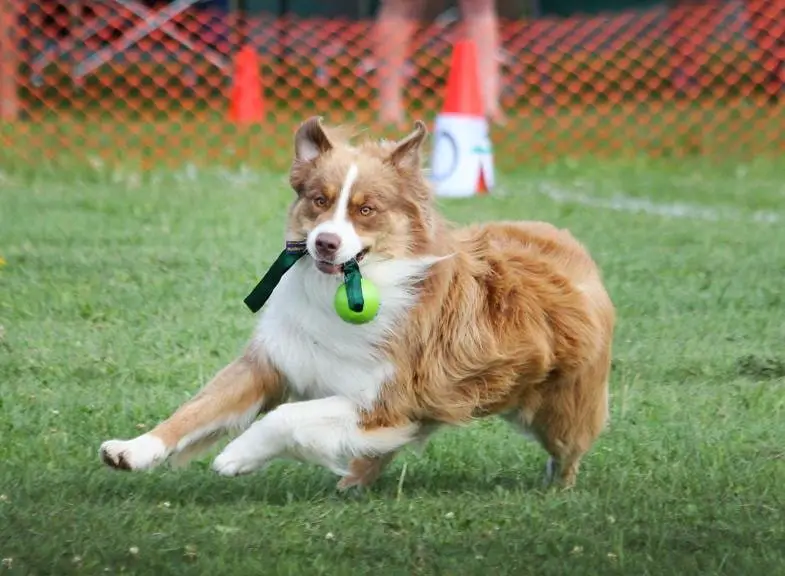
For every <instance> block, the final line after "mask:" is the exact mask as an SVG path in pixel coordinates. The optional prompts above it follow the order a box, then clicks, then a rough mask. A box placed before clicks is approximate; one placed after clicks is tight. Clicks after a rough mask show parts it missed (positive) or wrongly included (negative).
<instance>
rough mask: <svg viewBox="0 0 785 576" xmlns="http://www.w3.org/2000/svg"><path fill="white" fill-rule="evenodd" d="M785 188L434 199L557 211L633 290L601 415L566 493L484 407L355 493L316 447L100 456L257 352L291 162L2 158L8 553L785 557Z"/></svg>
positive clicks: (580, 171) (298, 570) (126, 566)
mask: <svg viewBox="0 0 785 576" xmlns="http://www.w3.org/2000/svg"><path fill="white" fill-rule="evenodd" d="M782 182H785V167H782V166H779V167H778V166H777V165H775V164H773V163H772V164H766V163H760V164H756V165H746V166H722V167H716V166H709V165H704V164H701V163H698V162H692V163H690V164H688V165H676V164H665V163H652V162H641V163H634V162H630V163H625V164H615V165H608V164H594V163H591V162H589V161H586V162H581V163H572V164H571V163H563V164H561V165H559V166H556V167H551V168H549V169H547V170H543V171H540V172H534V171H530V172H523V171H522V172H518V173H514V174H505V175H502V177H501V178H500V187H499V189H498V190H497V194H496V195H494V196H491V197H485V198H473V199H467V200H449V201H447V200H445V201H442V202H441V205H442V208H443V209H444V211H445V212H446V214H447V215H448V216H449V217H450V218H452V219H454V220H455V221H458V222H464V223H467V222H471V221H478V220H491V219H509V218H528V219H544V220H549V221H551V222H554V223H556V224H558V225H560V226H566V227H569V228H570V229H571V230H572V231H573V232H574V233H575V234H576V235H577V236H578V237H579V238H580V239H581V240H583V241H584V242H585V243H586V244H587V245H588V247H589V248H590V249H591V251H592V253H593V254H594V255H595V257H596V259H597V261H598V262H599V264H600V265H601V267H602V269H603V272H604V276H605V279H606V281H607V285H608V289H609V291H610V293H611V295H612V297H613V300H614V302H615V303H616V306H617V309H618V318H619V321H618V330H617V333H616V338H615V347H614V363H613V374H612V399H611V409H612V421H611V425H610V427H609V429H608V430H607V432H606V433H605V434H604V435H603V436H602V438H601V439H600V440H599V442H598V443H597V444H596V445H595V447H594V449H593V450H592V452H591V453H590V454H589V455H588V456H587V457H586V459H585V460H584V464H583V467H582V469H581V474H580V476H579V479H578V485H577V487H576V489H574V490H573V491H570V492H566V493H563V492H558V491H546V490H544V489H543V488H542V485H541V480H542V474H543V471H544V465H545V453H544V452H543V451H542V450H541V449H540V448H539V447H538V446H537V445H535V444H532V443H530V442H528V441H526V440H524V439H522V438H521V437H519V436H518V435H517V434H516V433H515V432H514V431H513V430H512V429H510V428H509V427H508V426H507V425H505V424H504V423H502V422H499V421H497V420H485V421H481V422H477V423H475V424H473V425H471V426H468V427H466V428H464V429H451V430H446V431H444V432H442V433H440V434H438V435H437V436H436V437H435V438H434V439H433V441H432V442H431V443H430V444H429V446H428V447H427V448H426V450H425V451H424V453H422V454H417V453H415V452H406V453H405V454H404V455H403V456H402V457H400V458H398V459H397V460H396V461H395V462H394V464H393V465H392V466H391V467H390V468H389V469H388V470H387V472H386V473H385V474H384V476H383V477H382V479H381V480H380V481H379V483H378V484H377V485H376V486H374V487H373V489H372V490H370V491H368V492H364V493H350V494H340V493H337V492H336V491H335V489H334V487H335V483H336V481H337V478H335V477H334V476H332V475H331V474H330V473H329V472H327V471H326V470H323V469H321V468H319V467H317V466H313V465H307V464H298V463H293V462H276V463H274V464H273V465H272V466H270V467H269V468H268V469H267V470H264V471H262V472H259V473H257V474H254V475H250V476H245V477H240V478H234V479H227V478H221V477H218V476H217V475H216V474H215V473H214V472H212V471H211V470H210V468H209V464H210V462H211V459H212V457H214V455H215V451H213V452H212V453H211V454H209V455H207V456H205V457H203V458H201V459H200V460H198V461H196V462H194V463H192V464H191V465H190V466H189V467H187V468H185V469H179V470H172V469H168V468H161V469H158V470H156V471H153V472H150V473H136V474H133V473H132V474H129V473H121V472H116V471H113V470H110V469H108V468H107V467H105V466H104V465H103V464H102V463H101V462H100V460H99V458H98V452H97V451H98V446H99V445H100V443H101V442H102V441H103V440H106V439H109V438H128V437H131V436H134V435H137V434H139V433H142V432H143V431H144V430H148V429H150V428H151V427H152V426H154V425H155V423H156V422H158V421H159V420H161V419H163V418H165V417H167V416H168V415H169V414H170V413H171V412H172V411H173V410H174V409H175V408H176V407H177V406H179V405H180V404H181V403H182V402H183V401H185V400H186V399H187V398H188V397H189V396H190V395H192V394H193V393H194V392H195V391H196V390H197V389H198V388H199V387H200V386H201V385H202V384H204V383H205V382H206V381H207V379H208V378H209V377H210V376H211V375H212V374H213V373H214V372H215V371H217V370H218V369H220V368H221V367H222V366H223V365H224V364H226V363H227V362H229V361H230V360H231V359H232V358H233V356H234V355H235V354H237V353H238V352H239V351H241V349H242V346H243V344H244V342H245V340H246V338H247V337H248V336H249V334H250V331H251V329H252V327H253V324H254V321H255V317H254V316H253V315H252V314H250V312H249V311H248V310H247V308H245V306H244V305H243V303H242V299H243V298H244V297H245V296H246V294H247V293H248V291H249V290H250V289H251V288H252V287H253V286H254V285H255V283H256V282H257V281H258V279H259V277H260V275H261V274H262V273H263V272H264V270H265V269H266V267H267V266H268V265H269V264H270V263H271V262H272V260H273V258H274V257H275V255H276V254H277V253H278V252H279V251H280V249H281V245H282V232H283V226H284V221H283V219H284V214H285V210H286V207H287V205H288V203H289V201H290V199H291V195H292V192H291V191H290V190H289V188H288V187H287V184H286V175H285V174H281V173H275V174H266V173H256V172H254V173H251V172H231V173H230V172H227V171H219V170H215V171H196V170H186V171H183V172H178V173H169V174H163V173H159V174H154V175H152V176H140V175H138V174H136V173H133V172H131V171H126V172H120V171H115V172H112V173H111V174H103V173H100V172H86V171H78V172H77V171H75V172H59V173H50V174H48V175H41V174H23V173H21V172H17V173H14V172H9V173H5V174H3V175H2V183H1V185H0V257H2V264H1V265H0V437H2V442H0V560H1V562H2V564H0V572H8V573H11V574H58V575H61V574H70V573H83V574H105V573H126V574H156V575H164V574H233V575H240V574H298V575H299V574H331V575H335V574H351V575H354V574H490V573H493V574H516V575H517V574H571V575H573V574H591V575H597V574H603V575H604V574H635V575H639V574H669V575H673V574H679V575H684V574H755V573H771V574H775V573H780V572H782V571H783V569H785V545H784V543H785V423H783V422H784V419H783V416H785V384H784V383H783V377H785V351H784V349H783V341H785V322H783V318H784V317H785V316H784V315H783V311H785V304H784V302H783V299H784V298H785V291H783V288H782V286H783V278H785V231H783V228H782V219H783V218H784V217H785V208H783V206H785V203H784V202H783V200H784V199H785V185H783V184H782ZM685 205H686V206H687V208H685V207H684V206H685ZM762 212H765V214H766V217H765V218H760V214H761V213H762Z"/></svg>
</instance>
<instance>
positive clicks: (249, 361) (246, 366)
mask: <svg viewBox="0 0 785 576" xmlns="http://www.w3.org/2000/svg"><path fill="white" fill-rule="evenodd" d="M284 392H285V391H284V385H283V379H282V377H281V375H280V374H279V373H278V371H277V370H275V369H274V368H273V367H272V366H271V365H270V364H269V363H268V362H267V361H266V359H265V357H264V354H263V353H261V352H260V351H258V350H255V349H253V348H249V350H248V351H247V352H246V353H245V354H244V355H243V356H241V357H239V358H237V359H236V360H235V361H233V362H232V363H231V364H229V365H227V366H226V367H224V368H223V369H222V370H220V371H219V372H218V373H217V374H216V375H215V376H214V377H213V379H212V380H211V381H210V382H208V383H207V385H205V386H204V387H203V388H202V389H201V390H200V391H199V392H198V393H197V394H196V395H195V396H194V397H193V398H192V399H191V400H189V401H188V402H186V403H185V404H183V405H182V406H180V408H178V409H177V410H176V411H175V412H174V414H172V415H171V416H170V417H169V418H167V419H166V420H164V421H163V422H161V423H160V424H158V425H157V426H156V427H155V428H153V429H152V430H151V431H150V432H147V433H146V434H142V435H141V436H137V437H136V438H133V439H131V440H107V441H106V442H104V443H103V444H102V445H101V448H100V455H101V459H102V460H103V461H104V462H105V463H106V464H107V465H109V466H111V467H112V468H117V469H122V470H145V469H150V468H153V467H155V466H157V465H158V464H160V463H162V462H164V461H165V460H166V459H168V458H170V457H171V458H172V460H174V461H175V462H176V463H178V464H184V463H185V462H187V461H188V460H189V459H190V458H193V457H194V456H195V455H197V454H198V453H199V452H202V451H204V450H206V449H207V448H208V447H209V446H210V445H211V444H213V443H214V442H216V441H217V440H218V439H219V438H220V437H221V436H223V435H224V434H227V433H229V432H237V431H241V430H245V429H246V428H247V427H248V426H250V425H251V423H252V422H253V421H254V420H255V419H256V417H257V416H258V415H259V413H260V412H263V411H265V410H270V409H272V408H274V407H275V406H277V405H278V404H279V403H280V402H281V400H282V399H283V397H284Z"/></svg>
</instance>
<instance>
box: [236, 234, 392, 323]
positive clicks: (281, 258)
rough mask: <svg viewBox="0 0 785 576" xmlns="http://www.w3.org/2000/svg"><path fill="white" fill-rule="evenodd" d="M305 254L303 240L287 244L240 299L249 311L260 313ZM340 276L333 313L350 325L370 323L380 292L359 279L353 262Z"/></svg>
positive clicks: (357, 269) (369, 283)
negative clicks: (284, 278) (341, 279)
mask: <svg viewBox="0 0 785 576" xmlns="http://www.w3.org/2000/svg"><path fill="white" fill-rule="evenodd" d="M306 253H307V249H306V247H305V241H299V242H287V243H286V248H284V250H283V251H282V252H281V253H280V254H279V255H278V258H276V259H275V262H273V265H272V266H270V269H269V270H268V271H267V272H266V273H265V275H264V276H263V277H262V279H261V280H260V281H259V283H258V284H257V285H256V286H255V287H254V289H253V290H251V293H250V294H248V296H246V297H245V299H244V300H243V302H245V305H246V306H248V308H249V309H250V310H251V312H258V311H259V310H261V308H262V306H264V303H265V302H267V300H268V298H270V295H271V294H272V293H273V290H275V287H276V286H277V285H278V283H279V282H280V281H281V278H283V275H284V274H286V272H288V271H289V269H290V268H291V267H292V266H294V265H295V263H296V262H297V261H298V260H299V259H300V258H302V257H303V256H305V254H306ZM343 275H344V281H343V284H341V285H340V286H339V287H338V290H336V292H335V298H334V299H333V306H334V307H335V311H336V313H337V314H338V316H340V318H341V319H342V320H344V321H345V322H350V323H351V324H365V323H367V322H370V321H371V320H373V319H374V318H375V317H376V314H377V313H378V311H379V290H378V289H377V288H376V286H374V284H373V282H371V281H370V280H367V279H365V278H363V277H362V274H360V267H359V265H358V264H357V261H356V260H351V261H350V262H347V263H346V264H344V266H343Z"/></svg>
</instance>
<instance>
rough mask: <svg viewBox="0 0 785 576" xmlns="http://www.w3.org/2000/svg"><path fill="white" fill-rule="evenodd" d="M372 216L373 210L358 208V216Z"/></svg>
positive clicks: (364, 207)
mask: <svg viewBox="0 0 785 576" xmlns="http://www.w3.org/2000/svg"><path fill="white" fill-rule="evenodd" d="M371 214H373V208H371V207H370V206H363V207H362V208H360V216H370V215H371Z"/></svg>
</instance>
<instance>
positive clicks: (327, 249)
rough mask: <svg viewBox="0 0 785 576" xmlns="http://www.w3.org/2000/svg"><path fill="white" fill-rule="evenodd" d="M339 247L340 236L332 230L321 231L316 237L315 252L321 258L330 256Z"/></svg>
mask: <svg viewBox="0 0 785 576" xmlns="http://www.w3.org/2000/svg"><path fill="white" fill-rule="evenodd" d="M340 247H341V238H340V236H338V234H333V233H332V232H322V233H321V234H319V235H318V236H317V237H316V253H317V254H318V255H319V256H320V257H321V258H332V257H333V256H335V253H336V252H337V251H338V248H340Z"/></svg>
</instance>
